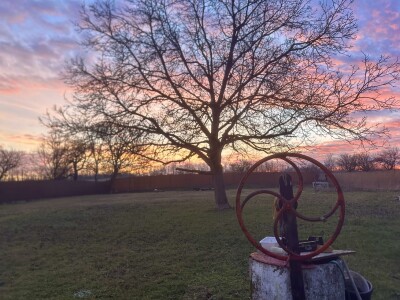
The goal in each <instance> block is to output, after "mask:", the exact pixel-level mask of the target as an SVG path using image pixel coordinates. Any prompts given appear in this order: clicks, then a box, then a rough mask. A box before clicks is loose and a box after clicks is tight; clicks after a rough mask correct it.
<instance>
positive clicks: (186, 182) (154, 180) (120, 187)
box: [113, 172, 314, 193]
mask: <svg viewBox="0 0 400 300" xmlns="http://www.w3.org/2000/svg"><path fill="white" fill-rule="evenodd" d="M280 175H281V173H278V172H277V173H253V174H251V176H249V178H248V181H247V183H246V187H260V188H261V187H277V185H278V178H279V176H280ZM242 177H243V174H239V173H225V174H224V179H225V186H226V187H227V188H236V187H237V186H238V185H239V182H240V180H241V178H242ZM313 178H314V175H313V174H311V173H304V174H303V179H304V183H305V184H311V182H312V181H313ZM211 187H212V177H211V176H210V175H197V174H178V175H158V176H143V177H127V178H119V179H117V180H116V182H115V184H114V186H113V192H115V193H129V192H141V191H153V190H156V189H157V190H176V189H186V190H187V189H208V188H211Z"/></svg>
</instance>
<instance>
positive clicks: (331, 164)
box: [324, 153, 336, 171]
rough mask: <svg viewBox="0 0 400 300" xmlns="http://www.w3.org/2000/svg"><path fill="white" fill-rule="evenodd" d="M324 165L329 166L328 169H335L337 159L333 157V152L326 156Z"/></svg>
mask: <svg viewBox="0 0 400 300" xmlns="http://www.w3.org/2000/svg"><path fill="white" fill-rule="evenodd" d="M324 165H325V167H327V168H328V170H330V171H333V170H335V168H336V159H335V158H334V157H333V154H332V153H330V154H328V155H327V156H326V158H325V160H324Z"/></svg>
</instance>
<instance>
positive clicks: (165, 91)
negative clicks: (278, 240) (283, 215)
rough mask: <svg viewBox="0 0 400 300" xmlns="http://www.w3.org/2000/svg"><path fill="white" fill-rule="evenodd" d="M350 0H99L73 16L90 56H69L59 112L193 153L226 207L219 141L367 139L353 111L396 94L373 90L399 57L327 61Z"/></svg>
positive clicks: (342, 40)
mask: <svg viewBox="0 0 400 300" xmlns="http://www.w3.org/2000/svg"><path fill="white" fill-rule="evenodd" d="M351 3H352V1H351V0H332V1H321V2H320V4H319V6H318V4H317V3H316V4H315V5H314V4H313V5H310V4H309V1H307V0H292V1H286V0H274V1H265V0H253V1H249V0H240V1H237V0H236V1H234V0H217V1H214V0H203V1H197V0H180V1H176V0H162V1H158V0H157V1H156V0H148V1H140V0H131V1H125V2H123V3H121V2H119V3H118V4H116V3H114V2H112V1H96V2H95V3H93V4H91V5H89V6H85V7H84V8H83V9H82V15H81V21H80V22H79V24H78V27H79V30H80V31H81V32H82V38H83V39H84V42H83V43H82V45H83V46H84V47H87V49H89V50H91V51H92V53H91V60H90V61H93V58H96V57H97V60H96V61H95V62H94V63H89V62H85V60H84V59H81V58H77V59H75V60H73V61H71V63H70V64H68V66H67V68H66V72H65V80H66V82H67V83H68V84H70V85H71V86H72V87H74V89H75V94H74V97H73V99H72V100H71V103H70V104H69V105H68V107H66V108H64V113H65V114H68V111H69V113H70V114H77V113H81V114H82V115H83V116H85V117H86V118H88V119H91V120H98V119H101V118H105V119H107V120H112V122H114V123H115V124H118V126H119V127H125V128H135V129H137V130H139V131H143V132H146V133H147V144H148V145H149V146H152V147H154V148H153V149H158V150H157V151H158V152H157V153H149V155H148V157H149V158H151V159H154V160H157V161H162V162H168V161H171V160H181V161H183V160H185V159H188V158H190V157H193V156H197V157H199V158H200V159H202V160H203V161H204V162H205V163H206V164H207V165H208V166H209V169H210V174H212V175H213V183H214V191H215V200H216V205H217V207H218V208H219V209H224V208H228V207H230V206H229V203H228V201H227V197H226V192H225V184H224V181H223V167H222V153H223V150H225V149H230V150H232V151H239V152H240V151H243V150H248V149H255V150H258V151H263V152H266V153H270V152H271V151H275V150H277V149H279V150H280V151H281V150H282V149H286V150H289V149H290V148H291V147H296V146H297V145H298V144H299V143H301V144H303V143H304V142H306V141H307V138H308V137H309V136H310V134H312V133H314V134H319V135H330V136H334V137H338V138H348V139H350V138H357V139H365V138H367V137H368V136H369V134H371V133H372V132H373V128H372V127H369V126H367V124H366V121H365V119H362V120H355V119H353V118H351V113H353V112H357V111H360V112H365V111H368V110H372V109H381V108H388V107H392V105H393V104H394V100H393V99H392V98H384V97H382V95H380V93H379V90H380V88H381V87H384V86H388V85H391V84H393V83H394V81H395V80H397V79H398V75H399V64H398V62H397V61H396V62H391V61H390V59H389V58H387V57H381V58H380V59H379V60H378V61H376V62H372V61H371V60H370V59H369V58H368V57H365V59H364V61H363V63H364V64H363V67H358V66H349V68H346V70H344V72H340V71H339V70H337V69H336V68H335V66H334V64H333V61H332V59H331V57H332V56H333V55H339V54H343V53H346V51H347V49H348V46H350V45H349V44H348V42H349V41H350V40H352V39H355V37H356V33H357V30H356V20H355V18H354V16H353V13H352V9H351ZM366 99H367V100H368V101H365V100H366ZM292 138H296V139H292ZM290 140H291V142H289V141H290ZM296 141H297V142H296ZM299 141H300V142H299ZM289 145H290V146H289ZM157 154H158V155H157Z"/></svg>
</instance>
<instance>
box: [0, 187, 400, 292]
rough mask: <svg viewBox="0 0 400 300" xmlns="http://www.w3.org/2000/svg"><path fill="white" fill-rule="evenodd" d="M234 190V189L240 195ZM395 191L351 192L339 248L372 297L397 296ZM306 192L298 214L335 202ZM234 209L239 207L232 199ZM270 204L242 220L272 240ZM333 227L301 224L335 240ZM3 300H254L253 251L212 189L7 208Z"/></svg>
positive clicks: (0, 259)
mask: <svg viewBox="0 0 400 300" xmlns="http://www.w3.org/2000/svg"><path fill="white" fill-rule="evenodd" d="M234 194H235V191H234V190H230V191H228V196H229V198H230V199H234V197H235V196H234ZM395 195H396V193H394V192H380V193H376V192H347V193H345V198H346V221H345V224H344V226H343V228H342V232H341V234H340V236H339V238H338V239H337V240H336V241H335V243H334V245H333V246H334V248H336V249H351V250H355V251H357V253H356V254H355V255H353V256H349V257H347V258H346V261H347V263H348V265H349V267H350V268H351V269H353V270H355V271H357V272H359V273H361V274H363V275H364V276H365V277H366V278H368V279H369V280H370V281H371V282H372V284H373V286H374V293H373V299H400V259H399V253H400V239H399V236H400V202H399V201H398V200H395ZM335 199H336V198H335V195H334V194H332V193H330V192H318V193H314V192H313V191H312V190H311V189H310V190H306V191H305V192H304V193H303V195H302V198H301V201H302V202H301V203H300V204H299V209H302V212H303V213H307V214H311V215H318V214H320V213H321V212H323V211H324V210H325V209H326V208H327V207H329V205H332V204H333V203H334V201H335ZM231 204H232V205H233V204H234V203H233V201H232V200H231ZM271 211H272V199H266V200H264V199H261V198H260V199H255V200H254V201H253V203H249V205H248V207H246V209H245V212H246V214H245V222H246V224H247V225H248V227H249V229H250V230H251V231H252V232H254V235H255V236H256V238H260V237H262V236H265V235H271V232H272V230H271V224H272V213H271ZM331 219H332V220H331V222H327V223H326V224H314V225H309V224H306V223H304V224H303V223H301V222H300V224H299V230H300V231H301V232H304V234H306V233H309V232H311V233H313V234H321V235H323V236H324V237H325V238H327V237H329V235H330V233H331V230H332V228H334V227H335V225H336V223H335V222H336V220H337V215H334V216H333V217H332V218H331ZM0 245H1V247H0V294H1V298H2V299H74V298H75V299H95V298H96V299H108V298H115V299H249V296H250V295H249V293H250V291H249V286H250V283H249V276H248V256H249V253H251V252H252V251H254V248H253V247H252V246H251V245H250V243H249V242H248V241H247V240H246V238H245V236H244V235H243V233H242V232H241V230H240V228H239V226H238V223H237V220H236V216H235V212H234V210H228V211H223V212H218V211H216V210H215V209H214V199H213V192H212V191H190V192H188V191H180V192H159V193H136V194H117V195H99V196H84V197H71V198H60V199H48V200H42V201H34V202H30V203H25V202H19V203H14V204H5V205H0Z"/></svg>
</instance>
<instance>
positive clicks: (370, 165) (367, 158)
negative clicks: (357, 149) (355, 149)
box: [355, 152, 374, 172]
mask: <svg viewBox="0 0 400 300" xmlns="http://www.w3.org/2000/svg"><path fill="white" fill-rule="evenodd" d="M355 156H356V161H357V167H358V169H359V170H360V171H364V172H368V171H372V170H373V169H374V159H373V158H372V157H371V155H370V154H369V153H367V152H364V153H358V154H355Z"/></svg>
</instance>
